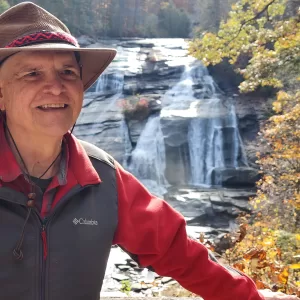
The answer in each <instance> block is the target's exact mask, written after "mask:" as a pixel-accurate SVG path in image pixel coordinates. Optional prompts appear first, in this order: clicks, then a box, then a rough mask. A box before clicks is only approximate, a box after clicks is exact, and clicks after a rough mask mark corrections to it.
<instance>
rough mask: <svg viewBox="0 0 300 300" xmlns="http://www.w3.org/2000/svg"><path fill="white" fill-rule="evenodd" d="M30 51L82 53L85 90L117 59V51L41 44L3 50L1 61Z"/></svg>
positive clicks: (0, 56) (0, 53)
mask: <svg viewBox="0 0 300 300" xmlns="http://www.w3.org/2000/svg"><path fill="white" fill-rule="evenodd" d="M28 51H76V52H79V53H80V63H81V64H82V81H83V86H84V90H87V89H88V88H89V87H90V86H91V85H92V84H93V83H94V82H95V81H96V80H97V78H98V77H99V76H100V75H101V74H102V73H103V71H104V70H105V69H106V68H107V67H108V65H109V64H110V63H111V62H112V61H113V59H114V58H115V56H116V54H117V51H116V50H115V49H109V48H77V47H75V46H72V45H69V44H63V43H41V44H34V45H29V46H25V47H15V48H1V49H0V61H2V60H3V59H5V58H6V57H8V56H10V55H12V54H15V53H18V52H28Z"/></svg>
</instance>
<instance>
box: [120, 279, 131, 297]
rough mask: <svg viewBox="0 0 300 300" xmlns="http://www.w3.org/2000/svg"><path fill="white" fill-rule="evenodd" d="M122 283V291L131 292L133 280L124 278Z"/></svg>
mask: <svg viewBox="0 0 300 300" xmlns="http://www.w3.org/2000/svg"><path fill="white" fill-rule="evenodd" d="M121 285H122V286H121V292H123V293H125V294H129V292H130V291H131V282H130V281H129V280H122V281H121Z"/></svg>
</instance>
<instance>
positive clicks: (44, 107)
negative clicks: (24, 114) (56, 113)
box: [37, 103, 69, 111]
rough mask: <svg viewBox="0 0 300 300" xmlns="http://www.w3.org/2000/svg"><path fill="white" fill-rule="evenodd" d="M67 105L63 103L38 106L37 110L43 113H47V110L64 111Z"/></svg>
mask: <svg viewBox="0 0 300 300" xmlns="http://www.w3.org/2000/svg"><path fill="white" fill-rule="evenodd" d="M68 106H69V105H68V104H64V103H55V104H54V103H53V104H45V105H40V106H38V107H37V108H38V109H40V110H43V111H49V110H54V109H55V110H57V109H59V110H61V109H66V108H67V107H68Z"/></svg>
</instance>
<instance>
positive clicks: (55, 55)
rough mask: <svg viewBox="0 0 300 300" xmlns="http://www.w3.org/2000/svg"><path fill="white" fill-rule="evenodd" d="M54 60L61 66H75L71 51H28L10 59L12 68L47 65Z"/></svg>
mask: <svg viewBox="0 0 300 300" xmlns="http://www.w3.org/2000/svg"><path fill="white" fill-rule="evenodd" d="M52 59H55V60H56V61H58V62H62V63H63V64H71V63H75V64H76V59H75V55H74V52H72V51H63V52H62V51H30V52H29V51H28V52H19V53H17V54H15V55H13V56H12V57H11V60H12V63H13V64H12V65H13V66H14V67H18V68H20V67H22V68H23V67H24V66H28V65H31V64H41V63H49V62H51V61H52Z"/></svg>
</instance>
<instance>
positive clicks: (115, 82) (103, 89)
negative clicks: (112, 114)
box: [95, 72, 124, 94]
mask: <svg viewBox="0 0 300 300" xmlns="http://www.w3.org/2000/svg"><path fill="white" fill-rule="evenodd" d="M123 85H124V74H123V73H121V72H118V73H112V74H109V73H104V74H102V75H101V76H100V77H99V79H98V81H97V83H96V90H95V91H96V93H103V94H105V93H111V94H118V93H121V92H122V90H123Z"/></svg>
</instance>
